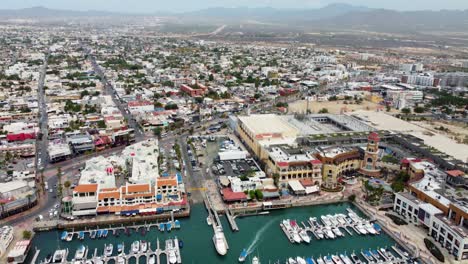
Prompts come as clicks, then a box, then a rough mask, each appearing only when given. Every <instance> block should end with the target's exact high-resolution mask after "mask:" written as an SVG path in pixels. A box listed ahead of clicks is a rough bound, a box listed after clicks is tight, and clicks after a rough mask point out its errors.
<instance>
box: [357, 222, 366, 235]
mask: <svg viewBox="0 0 468 264" xmlns="http://www.w3.org/2000/svg"><path fill="white" fill-rule="evenodd" d="M356 229H357V230H358V231H359V233H360V234H361V235H367V233H368V232H367V229H366V227H365V226H364V225H363V224H361V223H360V224H358V225H356Z"/></svg>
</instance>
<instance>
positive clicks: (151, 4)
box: [0, 0, 468, 13]
mask: <svg viewBox="0 0 468 264" xmlns="http://www.w3.org/2000/svg"><path fill="white" fill-rule="evenodd" d="M336 2H340V3H349V4H353V5H363V6H368V7H374V8H388V9H397V10H421V9H433V10H439V9H468V0H0V9H17V8H25V7H32V6H45V7H49V8H60V9H73V10H90V9H91V10H106V11H118V12H144V13H151V12H156V11H173V12H181V11H191V10H198V9H203V8H207V7H219V6H225V7H239V6H246V7H265V6H269V7H275V8H317V7H322V6H325V5H327V4H330V3H336Z"/></svg>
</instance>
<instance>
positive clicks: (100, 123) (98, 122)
mask: <svg viewBox="0 0 468 264" xmlns="http://www.w3.org/2000/svg"><path fill="white" fill-rule="evenodd" d="M97 126H98V128H106V127H107V126H106V122H105V121H104V120H99V121H97Z"/></svg>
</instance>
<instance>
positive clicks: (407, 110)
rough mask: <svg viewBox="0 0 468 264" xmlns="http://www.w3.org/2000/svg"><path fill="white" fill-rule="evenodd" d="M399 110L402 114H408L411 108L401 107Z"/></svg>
mask: <svg viewBox="0 0 468 264" xmlns="http://www.w3.org/2000/svg"><path fill="white" fill-rule="evenodd" d="M401 112H402V113H403V114H405V115H409V114H411V109H409V108H403V109H401Z"/></svg>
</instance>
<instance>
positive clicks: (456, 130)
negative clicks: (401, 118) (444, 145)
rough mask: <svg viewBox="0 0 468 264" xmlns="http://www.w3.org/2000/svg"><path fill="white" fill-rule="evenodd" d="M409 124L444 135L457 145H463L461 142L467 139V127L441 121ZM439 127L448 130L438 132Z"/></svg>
mask: <svg viewBox="0 0 468 264" xmlns="http://www.w3.org/2000/svg"><path fill="white" fill-rule="evenodd" d="M411 123H413V124H415V125H418V126H420V127H424V128H426V129H428V130H430V131H432V132H436V133H439V134H443V135H446V136H447V137H449V138H452V139H454V140H456V141H457V142H459V143H463V140H466V139H468V125H462V124H459V123H454V122H442V121H420V122H411ZM441 126H442V127H444V128H447V129H448V130H445V131H442V130H439V129H438V128H440V127H441Z"/></svg>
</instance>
